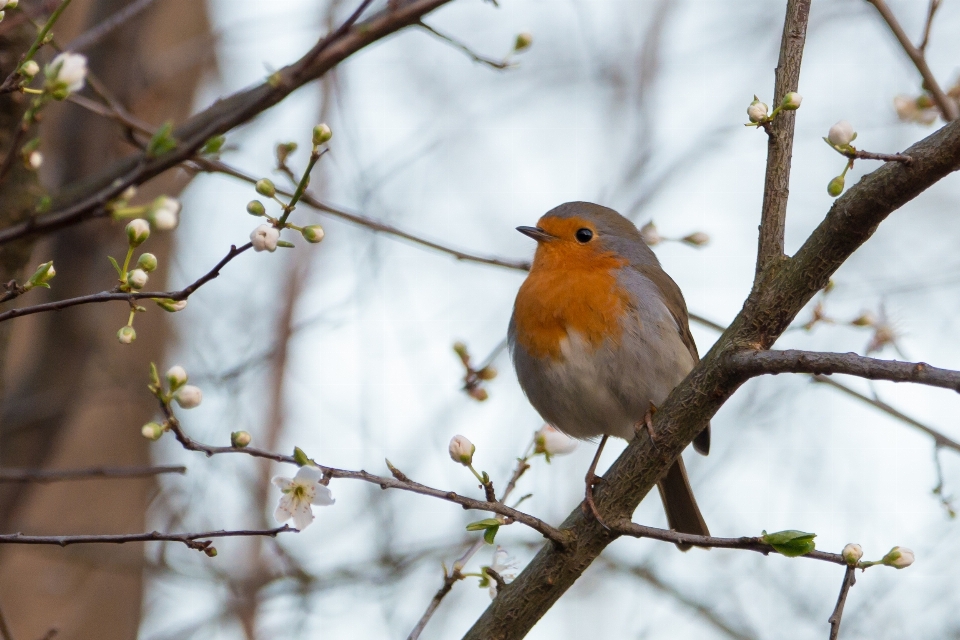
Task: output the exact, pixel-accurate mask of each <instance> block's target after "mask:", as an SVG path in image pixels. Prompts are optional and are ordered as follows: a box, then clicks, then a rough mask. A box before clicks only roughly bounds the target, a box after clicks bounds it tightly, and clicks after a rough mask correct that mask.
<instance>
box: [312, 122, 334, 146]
mask: <svg viewBox="0 0 960 640" xmlns="http://www.w3.org/2000/svg"><path fill="white" fill-rule="evenodd" d="M332 137H333V131H331V130H330V127H328V126H327V123H325V122H321V123H320V124H318V125H317V126H315V127H314V128H313V146H315V147H319V146H320V145H322V144H323V143H324V142H327V141H328V140H330V138H332Z"/></svg>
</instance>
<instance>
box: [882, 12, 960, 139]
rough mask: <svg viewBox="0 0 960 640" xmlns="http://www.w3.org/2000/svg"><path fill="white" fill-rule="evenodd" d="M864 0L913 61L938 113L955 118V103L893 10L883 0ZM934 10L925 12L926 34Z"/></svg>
mask: <svg viewBox="0 0 960 640" xmlns="http://www.w3.org/2000/svg"><path fill="white" fill-rule="evenodd" d="M866 1H867V2H869V3H870V4H872V5H873V6H874V8H876V10H877V12H878V13H879V14H880V16H881V17H882V18H883V20H884V22H886V23H887V26H888V27H890V31H892V32H893V35H894V36H895V37H896V38H897V42H899V43H900V46H901V47H903V50H904V52H905V53H906V54H907V55H908V56H909V57H910V60H912V61H913V65H914V66H915V67H916V68H917V71H919V72H920V75H921V76H922V77H923V87H924V89H926V90H927V91H929V92H930V95H931V96H932V97H933V101H934V102H935V103H937V108H938V109H940V114H941V115H942V116H943V119H944V120H946V121H948V122H952V121H953V120H956V119H957V116H958V115H960V114H958V109H957V104H956V103H955V102H954V101H953V100H951V99H950V97H949V96H947V94H945V93H944V92H943V89H941V88H940V85H939V83H937V78H936V76H934V75H933V72H932V71H931V70H930V67H929V66H927V59H926V57H925V56H924V54H923V50H922V49H918V48H917V47H915V46H913V43H912V42H910V38H909V37H907V34H906V32H905V31H904V30H903V27H901V26H900V23H899V22H898V21H897V17H896V16H895V15H893V12H892V11H891V10H890V7H888V6H887V3H886V2H885V0H866ZM934 11H936V9H935V8H934V7H931V9H930V11H929V12H928V14H927V27H926V28H925V33H926V34H929V29H930V25H929V23H930V21H932V20H933V13H934ZM926 45H927V38H926V36H924V40H923V43H922V46H923V47H924V48H926Z"/></svg>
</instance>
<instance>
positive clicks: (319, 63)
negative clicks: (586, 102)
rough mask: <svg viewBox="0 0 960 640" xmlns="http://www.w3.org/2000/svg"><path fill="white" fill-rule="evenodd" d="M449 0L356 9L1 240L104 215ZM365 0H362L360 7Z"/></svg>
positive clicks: (414, 0)
mask: <svg viewBox="0 0 960 640" xmlns="http://www.w3.org/2000/svg"><path fill="white" fill-rule="evenodd" d="M450 1H451V0H397V2H392V3H390V5H389V6H388V7H386V8H385V9H383V10H382V11H380V12H379V13H377V14H376V15H374V16H372V17H371V18H369V19H368V20H365V21H363V22H362V23H359V24H356V25H354V23H353V22H352V20H356V19H357V18H358V16H359V11H357V12H355V13H354V14H353V16H351V18H350V19H349V20H347V22H345V23H344V24H343V25H342V26H341V27H340V28H338V29H337V30H336V31H334V32H333V33H331V34H329V35H328V36H326V37H325V38H323V39H322V40H321V41H320V42H318V43H317V44H316V45H315V46H314V47H313V49H311V50H310V51H309V52H307V53H306V54H305V55H304V56H303V57H302V58H300V59H299V60H298V61H296V62H294V63H293V64H291V65H288V66H286V67H284V68H283V69H280V70H279V71H277V72H275V73H273V74H271V76H270V78H269V79H268V80H267V81H266V82H264V83H263V84H261V85H259V86H257V87H254V88H252V89H246V90H244V91H240V92H238V93H235V94H233V95H232V96H228V97H226V98H224V99H222V100H218V101H217V102H216V103H214V104H213V105H212V106H211V107H209V108H207V109H206V110H204V111H202V112H200V113H198V114H197V115H195V116H193V117H192V118H190V119H189V120H187V121H186V122H185V123H183V125H181V126H180V127H178V128H177V129H176V131H175V132H174V134H173V136H174V138H175V139H176V141H177V147H176V148H175V149H174V150H172V151H170V152H168V153H165V154H163V155H161V156H159V157H151V156H149V155H148V154H146V153H139V154H136V155H134V156H132V157H130V158H127V159H126V160H123V161H121V162H120V163H118V164H117V165H115V166H114V167H113V168H111V169H108V170H106V171H105V172H103V173H102V174H101V175H100V176H98V177H96V178H94V179H92V180H91V181H89V182H88V183H86V184H84V185H82V186H80V187H79V188H77V189H75V190H74V192H73V193H72V194H69V195H68V196H67V197H66V198H65V199H64V200H63V201H61V202H59V203H57V204H56V208H55V210H53V211H51V212H50V213H47V214H44V215H41V216H37V217H35V218H31V219H30V220H28V221H26V222H22V223H18V224H14V225H10V226H8V227H7V228H5V229H2V230H0V244H6V243H8V242H11V241H13V240H16V239H18V238H22V237H25V236H29V235H35V234H38V233H45V232H50V231H54V230H56V229H61V228H63V227H67V226H70V225H74V224H77V223H80V222H83V221H85V220H89V219H92V218H98V217H103V216H105V215H107V213H108V212H107V208H106V205H107V204H108V203H109V202H110V201H112V200H114V199H115V198H116V197H117V196H119V195H120V194H121V193H123V191H124V190H125V189H126V188H127V187H129V186H131V185H140V184H142V183H144V182H146V181H147V180H149V179H150V178H153V177H154V176H157V175H159V174H160V173H163V172H164V171H166V170H167V169H170V168H171V167H174V166H176V165H178V164H180V163H181V162H183V161H184V160H187V159H189V158H191V157H192V156H193V155H194V154H195V153H196V151H197V150H198V149H199V148H200V147H202V146H203V144H204V143H205V142H206V141H207V140H209V139H210V138H212V137H214V136H217V135H221V134H224V133H226V132H228V131H230V130H231V129H233V128H234V127H236V126H238V125H240V124H243V123H244V122H247V121H249V120H251V119H252V118H254V117H255V116H257V115H258V114H260V113H262V112H263V111H266V110H267V109H269V108H270V107H272V106H273V105H275V104H277V103H278V102H280V101H281V100H283V99H284V98H286V97H287V96H288V95H290V94H291V93H293V92H294V91H295V90H296V89H298V88H300V87H302V86H303V85H305V84H306V83H308V82H310V81H312V80H315V79H317V78H319V77H320V76H322V75H323V74H324V73H326V72H327V71H329V70H330V69H332V68H333V67H335V66H336V65H337V64H339V63H340V62H342V61H343V60H345V59H346V58H348V57H349V56H351V55H353V54H354V53H356V52H357V51H359V50H361V49H363V48H364V47H366V46H367V45H369V44H371V43H373V42H376V41H377V40H380V39H382V38H384V37H386V36H388V35H390V34H392V33H395V32H397V31H399V30H400V29H403V28H405V27H408V26H410V25H413V24H416V23H417V22H418V21H419V20H420V19H421V18H422V17H423V16H424V15H426V14H428V13H430V12H431V11H433V10H434V9H436V8H438V7H440V6H442V5H444V4H446V3H448V2H450ZM369 2H370V0H364V2H363V4H362V5H361V7H360V9H363V8H365V7H366V6H367V5H368V4H369Z"/></svg>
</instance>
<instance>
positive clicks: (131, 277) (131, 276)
mask: <svg viewBox="0 0 960 640" xmlns="http://www.w3.org/2000/svg"><path fill="white" fill-rule="evenodd" d="M147 279H148V276H147V272H146V271H144V270H143V269H134V270H133V271H130V272H129V273H127V284H129V285H130V286H131V287H132V288H134V289H143V288H144V287H145V286H147Z"/></svg>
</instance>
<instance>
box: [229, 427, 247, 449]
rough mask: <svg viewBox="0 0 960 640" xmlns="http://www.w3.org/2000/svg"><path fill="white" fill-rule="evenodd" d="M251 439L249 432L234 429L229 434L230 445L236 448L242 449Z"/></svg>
mask: <svg viewBox="0 0 960 640" xmlns="http://www.w3.org/2000/svg"><path fill="white" fill-rule="evenodd" d="M251 440H252V438H251V437H250V434H249V433H247V432H246V431H234V432H233V433H231V434H230V444H231V446H234V447H236V448H238V449H242V448H244V447H245V446H247V445H248V444H250V441H251Z"/></svg>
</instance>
